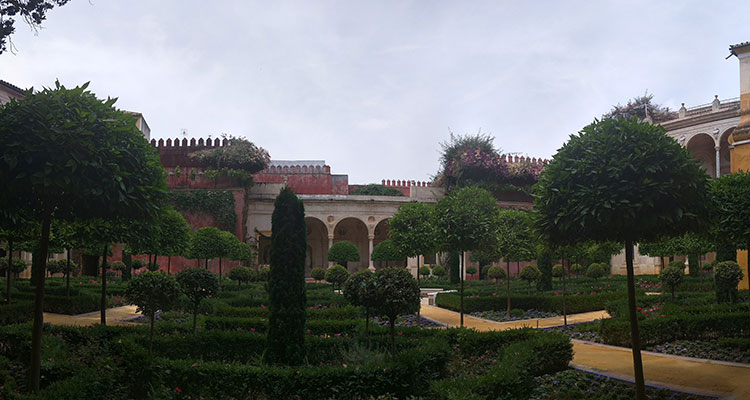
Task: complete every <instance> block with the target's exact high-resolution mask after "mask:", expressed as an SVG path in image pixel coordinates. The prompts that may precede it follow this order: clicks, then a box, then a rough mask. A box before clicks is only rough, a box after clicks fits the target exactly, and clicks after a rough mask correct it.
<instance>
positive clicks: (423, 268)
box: [419, 265, 431, 278]
mask: <svg viewBox="0 0 750 400" xmlns="http://www.w3.org/2000/svg"><path fill="white" fill-rule="evenodd" d="M430 272H431V271H430V267H428V266H426V265H423V266H421V267H419V275H422V276H423V277H425V278H427V277H428V276H430Z"/></svg>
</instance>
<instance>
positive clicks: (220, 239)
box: [188, 226, 226, 269]
mask: <svg viewBox="0 0 750 400" xmlns="http://www.w3.org/2000/svg"><path fill="white" fill-rule="evenodd" d="M225 245H226V241H225V236H224V235H222V231H221V230H219V228H216V227H213V226H206V227H203V228H200V229H198V230H197V231H195V232H194V233H193V235H192V237H191V239H190V249H189V250H188V257H189V258H192V259H198V260H200V259H205V260H206V269H208V260H210V259H212V258H216V257H218V256H219V255H220V254H223V253H224V251H225V250H224V248H223V246H225Z"/></svg>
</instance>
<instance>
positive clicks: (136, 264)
mask: <svg viewBox="0 0 750 400" xmlns="http://www.w3.org/2000/svg"><path fill="white" fill-rule="evenodd" d="M130 268H132V269H133V271H137V270H139V269H141V268H143V261H141V260H133V261H131V262H130Z"/></svg>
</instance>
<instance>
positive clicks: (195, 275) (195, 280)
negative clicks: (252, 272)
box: [177, 267, 242, 332]
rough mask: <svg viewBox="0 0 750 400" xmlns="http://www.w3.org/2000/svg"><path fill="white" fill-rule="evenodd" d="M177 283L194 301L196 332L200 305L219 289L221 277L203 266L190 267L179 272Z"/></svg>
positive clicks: (194, 325) (192, 301)
mask: <svg viewBox="0 0 750 400" xmlns="http://www.w3.org/2000/svg"><path fill="white" fill-rule="evenodd" d="M237 268H242V267H237ZM235 269H236V268H235ZM177 283H179V285H180V290H182V293H184V294H185V296H187V297H188V299H190V302H191V303H192V306H193V308H192V311H193V332H195V327H196V319H197V318H198V306H199V305H200V304H201V301H202V300H203V299H206V298H210V297H211V296H214V295H215V294H216V293H217V292H218V291H219V277H218V276H216V274H214V273H213V272H211V271H208V270H205V269H202V268H189V269H184V270H182V271H180V272H179V273H178V274H177Z"/></svg>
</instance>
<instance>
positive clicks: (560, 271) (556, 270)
mask: <svg viewBox="0 0 750 400" xmlns="http://www.w3.org/2000/svg"><path fill="white" fill-rule="evenodd" d="M563 275H565V267H563V265H562V264H555V265H554V266H553V267H552V276H554V277H555V278H562V277H563Z"/></svg>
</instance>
